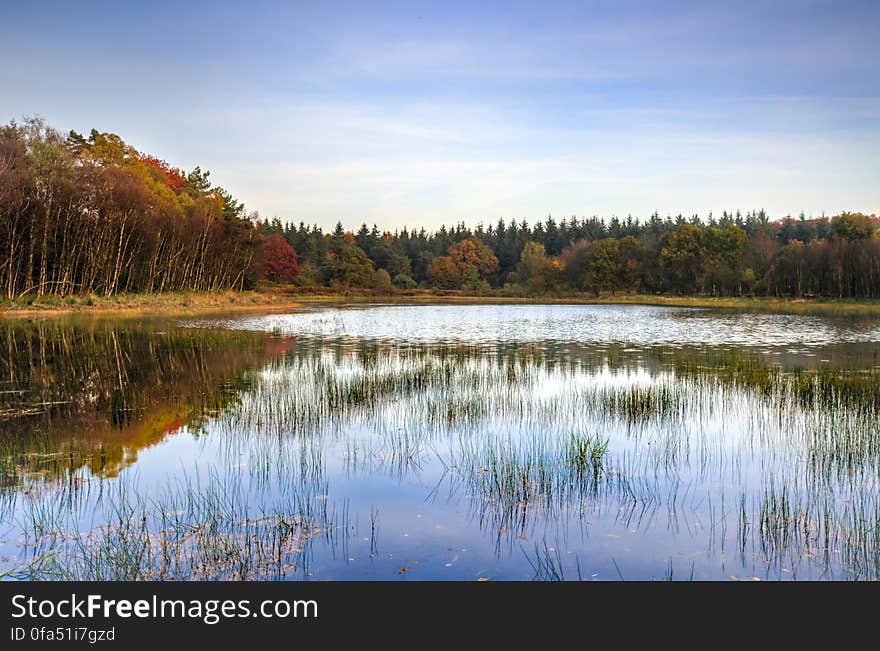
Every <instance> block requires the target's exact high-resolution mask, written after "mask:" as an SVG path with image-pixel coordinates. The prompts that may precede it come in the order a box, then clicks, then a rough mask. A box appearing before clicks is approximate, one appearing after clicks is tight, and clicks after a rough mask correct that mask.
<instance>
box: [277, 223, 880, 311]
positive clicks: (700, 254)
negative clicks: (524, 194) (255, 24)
mask: <svg viewBox="0 0 880 651" xmlns="http://www.w3.org/2000/svg"><path fill="white" fill-rule="evenodd" d="M878 221H880V220H878V218H877V217H876V216H874V215H870V216H868V215H864V214H861V213H847V212H843V213H841V214H839V215H836V216H834V217H830V218H828V217H824V216H823V217H821V218H814V219H807V218H806V217H805V216H804V215H803V214H802V215H800V216H799V217H798V218H797V219H795V218H791V217H786V218H784V219H782V220H777V221H772V220H771V219H770V218H769V217H768V216H767V214H766V213H765V212H764V211H763V210H758V211H753V212H748V213H746V214H742V213H740V212H736V213H728V212H724V213H722V215H721V216H720V217H717V218H716V217H714V216H712V215H710V216H709V217H708V218H707V219H705V220H703V219H701V218H700V217H699V216H696V215H694V216H692V217H690V218H685V217H683V216H682V215H678V216H677V217H675V218H673V217H671V216H667V217H666V218H662V217H660V215H659V214H656V213H655V214H654V215H652V216H651V217H650V218H649V219H647V220H643V221H640V220H637V219H634V218H632V217H628V218H627V219H626V220H621V219H618V218H616V217H615V218H612V219H610V220H608V221H605V220H602V219H599V218H598V217H593V218H589V219H578V218H575V217H572V218H571V219H568V220H562V221H558V222H557V221H556V220H555V219H554V218H553V217H552V216H551V217H548V218H547V219H546V221H544V222H541V223H538V224H535V225H534V226H531V225H529V224H528V223H526V222H524V221H523V222H510V223H508V222H505V221H504V220H499V221H498V222H497V224H494V225H490V226H488V227H484V226H482V225H480V226H477V227H476V228H474V229H471V228H468V227H467V226H465V225H464V224H457V225H456V226H454V227H452V228H447V227H445V226H441V227H440V228H439V229H438V230H436V231H434V232H432V233H429V232H427V231H426V230H424V229H418V230H415V229H412V230H411V229H407V228H404V229H402V230H399V231H395V232H393V233H391V232H388V231H385V232H381V231H380V230H379V229H378V228H377V227H376V226H375V225H374V226H373V227H372V228H368V227H367V225H366V224H363V225H362V226H361V227H360V229H359V230H357V231H356V232H354V233H352V232H350V231H346V230H345V229H344V228H343V226H342V224H341V223H340V224H337V226H336V228H335V230H334V231H333V232H331V233H324V232H323V231H322V229H321V228H319V227H318V226H315V225H312V226H307V225H306V224H305V223H300V224H298V225H295V224H290V223H286V224H285V223H282V222H281V221H280V220H278V219H274V220H271V221H269V220H263V221H261V222H260V226H261V230H262V231H263V232H265V233H267V234H270V235H272V236H274V237H279V238H282V237H283V238H284V240H285V241H286V242H287V243H288V244H289V245H290V246H291V247H292V248H293V249H294V250H295V251H296V252H297V254H298V269H297V272H298V275H297V277H296V278H295V282H296V283H297V284H299V285H302V286H308V285H320V286H335V287H340V286H342V287H345V288H348V287H372V288H374V289H389V290H390V288H392V287H397V288H400V289H410V288H415V287H430V288H435V289H443V290H471V291H475V290H476V291H480V290H482V291H485V290H490V289H493V288H495V289H500V290H502V292H505V293H510V294H521V295H528V294H546V293H549V294H552V293H566V292H592V293H595V294H596V295H598V294H600V293H602V292H649V293H676V294H707V295H714V296H740V295H769V296H828V297H858V298H873V297H878V296H880V238H878V237H877V225H878Z"/></svg>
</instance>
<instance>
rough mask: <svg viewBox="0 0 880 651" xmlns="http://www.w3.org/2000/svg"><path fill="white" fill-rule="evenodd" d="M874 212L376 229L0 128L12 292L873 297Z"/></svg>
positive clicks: (878, 272) (27, 131)
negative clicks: (273, 214) (288, 212)
mask: <svg viewBox="0 0 880 651" xmlns="http://www.w3.org/2000/svg"><path fill="white" fill-rule="evenodd" d="M877 225H878V219H877V217H876V216H874V215H864V214H861V213H848V212H843V213H841V214H839V215H836V216H834V217H830V218H828V217H824V216H823V217H821V218H811V219H807V218H806V217H805V216H804V215H803V214H802V215H800V216H799V217H798V218H796V219H795V218H791V217H785V218H784V219H781V220H775V221H774V220H771V219H770V218H769V217H768V215H767V214H766V213H765V212H764V211H763V210H758V211H750V212H747V213H745V214H742V213H740V212H735V213H728V212H724V213H722V214H721V216H720V217H717V218H716V217H715V216H713V215H711V214H710V215H709V216H708V218H706V219H701V218H700V217H699V216H697V215H693V216H691V217H688V218H686V217H684V216H683V215H678V216H677V217H674V218H673V217H671V216H667V217H665V218H663V217H661V216H660V215H659V214H656V213H655V214H654V215H651V216H650V217H649V218H648V219H646V220H639V219H635V218H633V217H627V218H626V219H625V220H622V219H619V218H617V217H613V218H611V219H609V220H603V219H600V218H598V217H592V218H577V217H571V218H570V219H563V220H559V221H557V220H555V219H554V218H553V217H552V216H551V217H548V218H547V219H546V220H545V221H543V222H540V223H537V224H534V225H530V224H528V223H526V222H525V221H521V222H516V221H511V222H506V221H504V220H499V221H498V222H497V223H495V224H492V225H489V226H483V225H478V226H476V227H475V228H469V227H468V226H465V225H464V224H463V223H459V224H456V225H455V226H453V227H451V228H447V227H446V226H441V227H440V228H439V229H437V230H435V231H433V232H428V231H426V230H425V229H408V228H403V229H400V230H397V231H394V232H389V231H380V230H379V229H378V228H377V227H376V226H375V225H374V226H373V227H372V228H369V227H368V226H367V225H366V224H363V225H362V226H361V227H360V228H359V229H358V230H356V231H354V232H352V231H347V230H346V229H345V228H343V226H342V224H341V223H339V224H337V225H336V228H335V229H333V230H332V231H330V232H324V231H323V230H322V229H321V228H320V227H319V226H317V225H306V224H305V223H303V222H300V223H299V224H298V225H297V224H293V223H289V222H288V223H285V222H282V221H281V220H280V219H277V218H276V219H272V220H266V219H260V217H259V215H257V214H256V213H253V214H247V213H246V212H245V209H244V206H243V204H242V203H240V202H239V201H237V200H236V199H235V198H234V197H233V196H232V194H230V193H229V192H228V191H226V190H225V189H223V188H221V187H219V186H217V185H214V184H213V183H212V182H211V180H210V174H209V173H208V172H204V171H202V170H201V169H200V168H199V167H196V168H195V169H194V170H192V171H191V172H188V173H186V172H184V171H182V170H180V169H178V168H175V167H172V166H171V165H169V164H168V163H166V162H165V161H163V160H161V159H159V158H156V157H154V156H151V155H149V154H145V153H142V152H139V151H137V150H136V149H135V148H134V147H132V146H131V145H129V144H127V143H125V142H124V141H123V140H122V139H121V138H120V137H119V136H117V135H115V134H112V133H102V132H99V131H97V130H94V129H93V130H92V131H91V133H89V135H88V136H87V137H86V136H84V135H82V134H79V133H76V132H74V131H71V132H69V133H68V134H66V135H63V134H61V133H60V132H58V131H56V130H55V129H52V128H51V127H49V126H47V125H46V124H45V123H44V122H43V121H42V120H40V119H26V120H24V121H23V122H22V123H16V122H14V121H13V122H10V123H9V124H6V125H3V126H0V292H2V294H3V295H4V296H6V297H7V298H10V299H16V298H21V297H24V296H30V295H36V296H42V295H46V294H53V295H61V296H65V295H68V294H101V295H106V296H112V295H114V294H117V293H121V292H163V291H176V290H213V289H226V288H237V289H244V288H249V287H252V286H254V285H255V284H257V283H260V282H265V281H269V282H275V283H290V282H293V283H294V284H296V285H297V286H299V287H324V288H326V287H329V288H332V289H334V290H341V291H348V290H350V289H352V288H364V289H369V290H373V291H377V292H380V293H388V292H391V291H393V290H395V289H397V290H409V289H414V288H417V287H422V288H430V289H436V290H465V291H490V290H495V291H498V292H500V293H507V294H511V295H530V294H531V295H540V294H554V293H559V294H561V293H570V292H592V293H595V294H597V295H598V294H600V293H603V292H647V293H677V294H708V295H716V296H736V295H769V296H828V297H841V298H843V297H852V298H874V297H878V296H880V238H878V237H877Z"/></svg>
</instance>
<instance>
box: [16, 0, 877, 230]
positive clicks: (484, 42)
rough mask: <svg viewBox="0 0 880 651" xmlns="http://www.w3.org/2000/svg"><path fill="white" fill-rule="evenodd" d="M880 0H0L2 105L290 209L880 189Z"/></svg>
mask: <svg viewBox="0 0 880 651" xmlns="http://www.w3.org/2000/svg"><path fill="white" fill-rule="evenodd" d="M878 100H880V2H877V1H876V0H870V1H868V2H846V1H840V0H837V1H832V2H825V1H821V2H820V1H815V2H813V1H809V0H804V1H801V2H781V1H778V0H777V1H772V2H748V1H746V2H711V1H708V2H629V1H627V0H614V1H607V2H591V1H588V0H581V1H578V2H553V1H550V0H546V1H543V2H534V1H531V2H522V3H519V2H498V3H494V2H481V3H476V2H455V1H444V2H429V3H422V2H417V1H410V2H400V3H397V2H381V1H380V0H375V1H373V2H326V1H325V2H315V3H306V2H268V1H261V0H256V1H253V0H252V1H250V2H228V1H224V0H214V1H212V2H202V3H199V2H179V1H175V2H165V1H164V0H152V1H151V2H145V3H128V2H118V0H114V1H113V2H93V1H89V0H79V1H78V2H69V1H65V2H57V3H56V2H48V1H44V2H33V1H32V0H30V1H27V2H24V1H21V0H3V11H2V18H0V122H6V121H8V120H11V119H13V118H17V119H20V118H21V117H23V116H29V115H39V116H42V117H43V118H45V119H46V120H47V121H48V122H49V123H50V124H51V125H53V126H55V127H56V128H58V129H60V130H62V131H67V130H68V129H75V130H77V131H80V132H86V133H87V132H88V131H89V130H91V129H92V128H93V127H94V128H97V129H98V130H99V131H110V132H114V133H118V134H119V135H120V136H122V137H123V138H124V139H125V140H126V141H127V142H129V143H131V144H132V145H134V146H135V147H136V148H138V149H139V150H141V151H143V152H147V153H151V154H153V155H156V156H158V157H160V158H163V159H165V160H167V161H168V162H169V163H171V164H173V165H174V166H178V167H181V168H184V169H186V170H190V169H192V168H193V167H195V166H196V165H200V166H201V167H202V169H208V170H210V171H211V173H212V175H211V178H212V180H214V181H215V182H216V183H218V184H220V185H222V186H223V187H225V188H227V189H228V190H230V191H231V192H232V193H233V194H234V195H236V196H237V197H238V198H239V199H240V200H242V201H244V202H245V204H246V206H247V209H248V210H256V211H259V213H260V215H261V216H263V217H268V218H272V217H278V218H280V219H282V220H283V221H293V222H299V221H305V222H306V223H317V224H319V225H321V226H323V227H332V226H333V225H334V224H335V223H336V222H337V221H342V222H343V223H344V224H345V225H346V226H348V227H354V226H357V225H359V224H360V223H362V222H366V223H368V224H373V223H375V224H378V225H379V227H380V228H382V229H390V230H393V229H396V228H401V227H404V226H407V227H425V228H428V229H432V228H435V227H437V226H439V225H440V224H441V223H445V224H452V223H456V222H459V221H465V222H467V223H468V224H471V225H475V224H477V223H484V224H489V223H494V222H496V221H497V220H498V219H500V218H503V219H505V220H507V221H509V220H511V219H515V220H517V221H520V220H523V219H525V220H527V221H529V222H535V221H537V220H543V219H546V217H547V215H551V214H552V215H553V216H554V217H555V218H557V219H560V218H568V217H570V216H572V215H577V216H579V217H589V216H593V215H597V216H599V217H604V218H607V217H610V216H613V215H616V216H619V217H626V216H627V215H633V216H634V217H639V218H645V217H647V216H649V215H650V214H651V213H653V212H654V211H659V212H660V214H661V215H666V214H671V215H676V214H678V213H683V214H685V215H691V214H694V213H698V214H700V215H702V216H704V217H705V216H706V215H708V213H709V212H710V211H711V212H713V213H714V214H716V215H718V214H720V213H721V212H722V211H723V210H728V211H735V210H737V209H739V210H742V211H743V212H745V211H747V210H754V209H760V208H763V209H765V210H766V211H767V212H768V213H769V214H770V216H771V217H772V218H779V217H782V216H785V215H786V214H791V215H797V214H799V213H800V212H804V213H806V214H807V215H808V216H819V215H821V214H822V213H826V214H829V215H831V214H837V213H838V212H840V211H842V210H850V211H863V212H867V213H872V212H873V213H880V101H878Z"/></svg>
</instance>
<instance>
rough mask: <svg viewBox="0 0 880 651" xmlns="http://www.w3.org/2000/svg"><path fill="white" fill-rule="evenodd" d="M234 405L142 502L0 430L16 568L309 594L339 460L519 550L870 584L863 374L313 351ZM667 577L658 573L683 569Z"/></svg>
mask: <svg viewBox="0 0 880 651" xmlns="http://www.w3.org/2000/svg"><path fill="white" fill-rule="evenodd" d="M233 392H234V393H235V399H234V400H223V401H221V402H220V403H219V405H218V407H217V408H216V409H213V411H211V412H210V416H209V417H205V418H204V422H205V423H206V424H205V425H204V426H203V427H200V428H193V430H192V431H191V432H190V435H192V436H194V437H198V438H199V439H200V440H201V439H204V440H205V442H206V443H205V445H206V447H210V446H211V444H212V442H219V443H217V450H215V452H216V453H217V455H218V456H217V457H214V458H213V462H212V463H215V464H218V465H217V466H216V468H215V469H214V470H213V471H209V472H208V474H207V475H206V477H207V478H206V479H205V480H202V481H199V480H198V478H197V477H196V478H193V477H186V476H185V477H184V478H183V479H178V480H174V481H176V482H177V483H174V482H172V483H171V484H170V487H169V486H165V487H163V488H161V489H160V490H158V491H156V490H152V489H151V490H150V491H148V492H147V493H143V494H142V493H141V492H139V491H135V490H134V489H133V488H132V487H129V488H128V489H125V488H123V487H124V486H125V485H126V484H125V481H124V480H117V482H116V483H114V482H106V481H97V480H96V478H95V477H96V475H98V474H97V473H95V472H94V471H93V469H94V468H95V467H96V458H95V455H99V456H100V455H101V449H100V448H94V447H92V448H78V447H76V445H75V444H73V443H72V444H71V445H70V446H69V447H63V446H59V444H58V441H57V440H54V439H49V438H40V437H39V436H31V437H29V438H26V439H25V438H19V439H16V438H15V437H5V438H0V482H2V486H3V488H2V489H0V495H3V496H4V497H3V500H0V509H5V511H0V513H5V514H7V516H8V514H12V513H15V514H18V515H19V516H21V514H23V513H26V514H27V517H24V518H22V519H21V520H22V521H21V523H20V524H21V531H22V532H24V534H25V536H26V549H27V550H28V551H27V553H28V558H27V559H25V560H26V561H27V563H26V567H27V568H28V569H27V570H21V571H19V575H20V576H26V577H30V578H39V577H42V578H95V579H109V578H115V579H120V578H130V579H137V580H140V579H187V578H198V579H254V578H269V579H280V578H290V577H293V576H299V577H302V578H305V577H307V576H308V569H307V566H308V560H309V558H310V555H311V554H312V553H313V550H314V545H315V541H317V540H320V541H323V542H324V543H326V544H327V550H334V551H328V553H332V554H335V553H336V552H335V549H336V541H340V543H341V545H342V547H343V550H344V551H343V553H345V555H346V557H347V551H345V549H346V547H345V546H346V545H347V544H348V543H347V542H346V541H347V540H348V535H349V532H350V530H351V527H352V526H353V524H352V522H351V519H352V517H353V516H352V514H351V512H350V510H349V508H350V505H349V503H348V502H345V501H343V502H341V505H340V506H338V507H337V506H336V503H335V502H333V501H331V500H330V499H329V498H328V497H327V496H328V495H330V494H331V490H332V486H331V484H332V478H331V477H328V475H327V474H326V458H325V456H326V455H331V454H338V455H339V456H340V457H341V460H342V464H341V466H342V468H343V469H344V471H345V472H346V473H347V474H348V476H349V477H355V478H356V477H358V476H360V477H371V476H383V477H389V478H393V479H395V480H397V481H399V482H402V481H404V480H405V479H407V478H418V477H419V476H420V475H422V474H423V473H424V474H431V472H432V471H433V470H439V472H438V474H439V475H440V476H441V477H442V478H441V479H440V480H439V482H440V484H442V485H445V486H446V489H447V490H444V489H443V488H441V487H440V486H438V487H435V488H434V489H433V490H432V492H431V494H430V495H431V496H432V497H433V498H436V497H437V496H439V495H444V494H445V495H446V497H445V498H444V499H448V500H450V501H452V500H457V499H464V500H466V502H467V507H468V512H469V513H470V514H471V516H472V517H473V518H474V519H475V520H476V521H477V522H478V524H479V526H480V527H481V529H482V530H483V531H485V532H487V533H491V535H492V536H493V537H494V538H496V539H497V538H499V537H500V536H502V535H504V536H505V537H506V540H507V541H508V543H509V545H511V546H512V545H516V546H520V547H522V545H519V543H518V542H517V541H518V540H519V536H521V535H523V534H525V533H527V532H531V531H532V530H534V531H538V532H545V531H546V530H547V529H548V528H552V527H555V526H568V523H574V524H576V525H577V526H578V527H588V526H589V520H590V519H591V518H605V519H606V520H611V521H612V522H613V523H614V524H615V525H616V526H618V527H620V528H622V529H625V530H627V531H637V532H638V531H646V530H649V529H651V528H657V527H662V528H663V529H664V531H666V532H669V535H671V536H673V537H676V538H677V539H688V540H702V541H705V544H706V546H707V548H708V549H709V550H710V551H712V553H715V550H716V548H721V549H724V546H725V545H726V544H727V545H730V544H734V545H735V546H736V547H737V548H738V551H739V561H740V563H741V564H742V565H743V566H748V567H753V566H754V567H755V568H757V569H756V573H761V574H762V575H764V576H771V575H772V576H777V577H780V578H785V577H786V576H788V575H789V574H791V575H792V576H795V577H796V576H800V575H801V574H803V573H804V572H806V574H807V576H810V577H820V578H827V577H844V578H852V579H872V578H877V577H878V563H880V520H878V515H880V498H878V488H877V478H878V472H880V403H878V395H880V379H878V376H877V375H876V374H875V373H874V372H873V371H864V370H862V371H848V370H842V369H835V370H828V369H821V368H819V369H809V368H795V369H791V368H783V367H782V366H780V365H775V364H771V363H768V362H767V361H766V360H764V359H763V358H762V357H761V355H758V354H745V353H743V352H742V351H739V352H737V351H724V350H720V351H719V350H714V349H713V350H709V351H699V350H679V349H663V348H661V349H651V350H640V351H635V352H628V351H626V350H622V349H621V348H620V347H614V346H609V347H606V348H603V349H601V350H597V349H587V350H582V349H577V348H576V347H570V346H562V347H557V348H555V349H554V348H552V347H541V346H535V345H527V344H523V345H514V346H494V347H487V346H478V345H461V346H458V345H402V344H394V343H390V342H363V341H352V340H346V339H344V338H337V339H333V338H303V340H302V341H299V342H297V343H296V345H295V346H294V347H293V348H292V349H291V350H289V351H287V352H286V353H285V354H283V355H280V356H277V357H275V358H273V359H271V360H269V361H267V362H266V363H265V364H263V365H262V366H261V367H260V368H259V370H256V371H254V372H252V373H249V374H248V381H247V382H246V383H238V384H236V385H235V386H234V387H233ZM206 408H207V406H206ZM242 458H244V459H246V463H245V467H246V470H242V471H240V472H239V473H237V474H236V473H232V474H229V473H231V471H230V470H228V468H229V467H231V466H232V464H233V463H239V462H240V460H241V459H242ZM209 467H213V466H209ZM218 468H219V469H218ZM90 469H91V470H92V471H91V474H90V472H89V471H90ZM212 472H213V474H211V473H212ZM98 476H99V475H98ZM724 491H727V494H726V495H725V492H724ZM144 494H149V495H151V497H149V498H147V497H143V496H142V495H144ZM732 494H735V495H737V496H738V497H739V499H731V498H730V495H732ZM3 504H5V505H6V506H3ZM362 515H363V516H364V517H363V520H364V522H366V521H367V520H369V523H370V534H369V538H370V552H369V553H370V556H371V557H372V555H373V554H374V553H375V549H374V547H375V546H376V544H377V543H376V540H377V530H378V523H377V522H376V519H375V517H374V510H373V507H372V506H371V507H370V513H369V517H368V518H367V517H366V515H365V514H362ZM7 516H4V519H7ZM354 517H355V520H356V514H355V515H354ZM558 523H563V525H558ZM502 532H504V533H503V534H502ZM554 550H555V551H551V549H550V546H548V545H547V544H546V543H545V544H544V547H543V548H540V547H537V546H536V547H535V549H534V550H532V551H530V552H529V553H528V554H527V557H528V558H529V559H530V567H531V568H532V570H533V572H534V575H535V576H536V577H537V578H542V579H552V578H560V579H562V578H574V577H575V576H576V575H578V576H579V566H578V567H572V563H576V564H577V563H578V561H577V558H576V557H573V558H572V557H569V556H567V555H566V556H564V555H562V554H561V553H560V552H559V548H558V547H554ZM664 558H665V557H664ZM615 563H616V561H615ZM622 569H624V570H626V569H627V568H626V567H625V566H624V567H623V568H622ZM674 569H675V568H673V567H672V564H671V561H670V562H669V565H668V567H664V568H661V569H659V570H658V575H660V574H663V573H665V574H666V575H667V576H668V578H671V577H672V575H673V574H675V576H676V577H677V578H678V577H681V578H685V577H686V576H687V571H686V570H682V572H681V573H679V572H677V571H676V572H673V570H674ZM689 571H690V576H693V573H694V568H693V567H690V568H689ZM627 573H628V572H627Z"/></svg>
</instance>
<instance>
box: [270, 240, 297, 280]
mask: <svg viewBox="0 0 880 651" xmlns="http://www.w3.org/2000/svg"><path fill="white" fill-rule="evenodd" d="M262 272H263V273H262V275H263V278H265V279H266V280H270V281H272V282H275V283H290V282H293V279H294V278H296V276H297V274H299V256H298V255H297V254H296V251H294V250H293V247H291V246H290V244H288V243H287V240H285V239H284V238H283V237H281V236H280V235H269V236H268V237H266V238H265V239H264V240H263V264H262Z"/></svg>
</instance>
